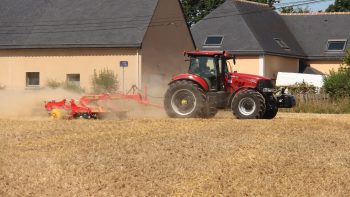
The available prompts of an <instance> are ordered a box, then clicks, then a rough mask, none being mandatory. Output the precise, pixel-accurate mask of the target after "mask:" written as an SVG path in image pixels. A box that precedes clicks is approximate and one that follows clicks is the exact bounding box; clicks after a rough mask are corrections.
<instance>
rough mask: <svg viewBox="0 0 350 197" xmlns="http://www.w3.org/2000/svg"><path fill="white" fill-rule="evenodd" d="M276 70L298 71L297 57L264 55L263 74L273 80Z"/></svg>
mask: <svg viewBox="0 0 350 197" xmlns="http://www.w3.org/2000/svg"><path fill="white" fill-rule="evenodd" d="M278 72H293V73H298V72H299V59H297V58H289V57H281V56H271V55H266V56H265V57H264V76H265V77H267V78H271V79H273V80H275V79H276V78H277V73H278Z"/></svg>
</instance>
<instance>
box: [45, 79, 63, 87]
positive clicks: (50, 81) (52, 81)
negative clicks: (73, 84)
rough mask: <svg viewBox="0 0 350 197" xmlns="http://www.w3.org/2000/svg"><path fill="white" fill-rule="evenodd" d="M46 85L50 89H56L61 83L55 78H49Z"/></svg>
mask: <svg viewBox="0 0 350 197" xmlns="http://www.w3.org/2000/svg"><path fill="white" fill-rule="evenodd" d="M47 86H48V87H49V88H51V89H57V88H59V87H61V86H62V83H61V82H58V81H55V80H49V81H48V82H47Z"/></svg>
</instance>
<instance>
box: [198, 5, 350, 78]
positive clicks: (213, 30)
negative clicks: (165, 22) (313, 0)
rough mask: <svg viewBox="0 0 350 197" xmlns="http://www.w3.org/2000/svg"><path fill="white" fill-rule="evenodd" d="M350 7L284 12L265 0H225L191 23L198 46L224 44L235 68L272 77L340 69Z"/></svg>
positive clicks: (349, 33) (213, 47) (348, 32)
mask: <svg viewBox="0 0 350 197" xmlns="http://www.w3.org/2000/svg"><path fill="white" fill-rule="evenodd" d="M349 21H350V13H310V14H307V13H306V14H288V15H282V14H279V13H277V12H276V11H274V10H272V9H271V8H270V7H268V6H267V5H265V4H260V3H255V2H250V1H244V0H229V1H226V2H225V3H223V4H222V5H221V6H219V7H218V8H217V9H216V10H214V11H213V12H212V13H210V14H209V15H208V16H207V17H205V18H204V19H203V20H201V21H200V22H198V23H197V24H195V25H194V26H193V27H192V28H191V31H192V35H193V38H194V40H195V42H196V46H197V48H199V49H201V50H228V51H231V52H232V53H233V54H235V55H236V56H237V64H236V65H235V66H233V65H232V67H233V69H234V70H237V71H238V72H244V73H250V74H256V75H261V76H266V77H269V78H272V79H276V77H277V73H278V72H295V73H309V74H327V73H329V71H330V70H331V69H338V68H339V67H340V64H341V59H342V57H344V55H345V50H346V48H348V46H349V45H348V40H349V39H350V26H349Z"/></svg>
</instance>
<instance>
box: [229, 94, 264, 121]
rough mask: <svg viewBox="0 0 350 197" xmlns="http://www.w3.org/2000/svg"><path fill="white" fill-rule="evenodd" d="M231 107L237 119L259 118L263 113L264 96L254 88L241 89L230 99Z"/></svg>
mask: <svg viewBox="0 0 350 197" xmlns="http://www.w3.org/2000/svg"><path fill="white" fill-rule="evenodd" d="M231 109H232V112H233V115H234V116H236V117H237V118H238V119H260V118H263V115H264V114H265V110H266V105H265V98H264V97H263V96H262V95H261V94H260V93H259V92H258V91H255V90H242V91H240V92H238V93H237V94H236V95H235V97H234V98H233V99H232V103H231Z"/></svg>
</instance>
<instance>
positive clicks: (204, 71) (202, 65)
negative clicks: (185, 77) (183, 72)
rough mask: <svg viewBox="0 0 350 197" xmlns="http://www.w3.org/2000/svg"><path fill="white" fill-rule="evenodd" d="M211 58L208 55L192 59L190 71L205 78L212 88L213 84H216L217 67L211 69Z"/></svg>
mask: <svg viewBox="0 0 350 197" xmlns="http://www.w3.org/2000/svg"><path fill="white" fill-rule="evenodd" d="M210 60H211V59H208V58H206V57H204V58H203V57H201V58H194V59H192V60H191V66H190V70H189V73H190V74H196V75H199V76H201V77H203V78H204V79H205V81H206V82H207V83H208V85H209V87H210V88H212V84H215V79H216V73H215V69H211V68H210V67H209V66H208V65H209V64H210Z"/></svg>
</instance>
